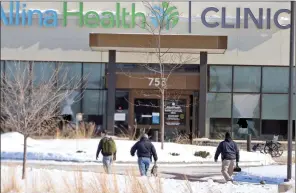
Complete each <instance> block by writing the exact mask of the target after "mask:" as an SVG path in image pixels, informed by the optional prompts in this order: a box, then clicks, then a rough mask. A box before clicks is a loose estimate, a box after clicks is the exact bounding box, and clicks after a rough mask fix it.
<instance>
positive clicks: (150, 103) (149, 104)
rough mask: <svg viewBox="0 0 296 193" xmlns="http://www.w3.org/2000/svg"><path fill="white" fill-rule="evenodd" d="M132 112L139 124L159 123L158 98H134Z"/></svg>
mask: <svg viewBox="0 0 296 193" xmlns="http://www.w3.org/2000/svg"><path fill="white" fill-rule="evenodd" d="M134 105H135V106H134V112H135V119H136V123H137V124H139V125H159V124H160V111H159V105H160V104H159V100H158V99H135V101H134Z"/></svg>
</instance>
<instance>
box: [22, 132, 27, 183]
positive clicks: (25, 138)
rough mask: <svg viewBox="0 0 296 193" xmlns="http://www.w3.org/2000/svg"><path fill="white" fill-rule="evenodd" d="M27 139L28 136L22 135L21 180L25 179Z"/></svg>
mask: <svg viewBox="0 0 296 193" xmlns="http://www.w3.org/2000/svg"><path fill="white" fill-rule="evenodd" d="M27 139H28V136H25V135H24V156H23V171H22V179H25V178H26V162H27Z"/></svg>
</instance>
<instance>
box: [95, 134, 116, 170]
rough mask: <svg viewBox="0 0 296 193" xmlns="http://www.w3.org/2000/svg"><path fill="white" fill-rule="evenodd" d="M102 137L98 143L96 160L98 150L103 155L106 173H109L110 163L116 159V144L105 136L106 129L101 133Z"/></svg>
mask: <svg viewBox="0 0 296 193" xmlns="http://www.w3.org/2000/svg"><path fill="white" fill-rule="evenodd" d="M101 136H102V139H101V140H100V143H99V145H98V149H97V153H96V160H98V157H99V154H100V152H102V155H103V160H102V162H103V167H104V170H105V172H106V173H108V174H110V173H111V164H112V163H113V161H115V160H116V144H115V141H114V140H113V139H112V138H111V137H109V136H107V133H106V131H102V133H101Z"/></svg>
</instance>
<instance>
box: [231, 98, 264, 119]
mask: <svg viewBox="0 0 296 193" xmlns="http://www.w3.org/2000/svg"><path fill="white" fill-rule="evenodd" d="M232 110H233V117H234V118H260V95H259V94H233V109H232Z"/></svg>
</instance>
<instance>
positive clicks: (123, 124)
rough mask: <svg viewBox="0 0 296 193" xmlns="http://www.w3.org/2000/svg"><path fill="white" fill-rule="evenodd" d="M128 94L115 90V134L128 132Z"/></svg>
mask: <svg viewBox="0 0 296 193" xmlns="http://www.w3.org/2000/svg"><path fill="white" fill-rule="evenodd" d="M128 100H129V92H128V91H124V90H116V96H115V116H114V121H115V133H117V134H122V133H125V132H127V131H128V117H129V114H128V107H129V104H130V103H129V101H128Z"/></svg>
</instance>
